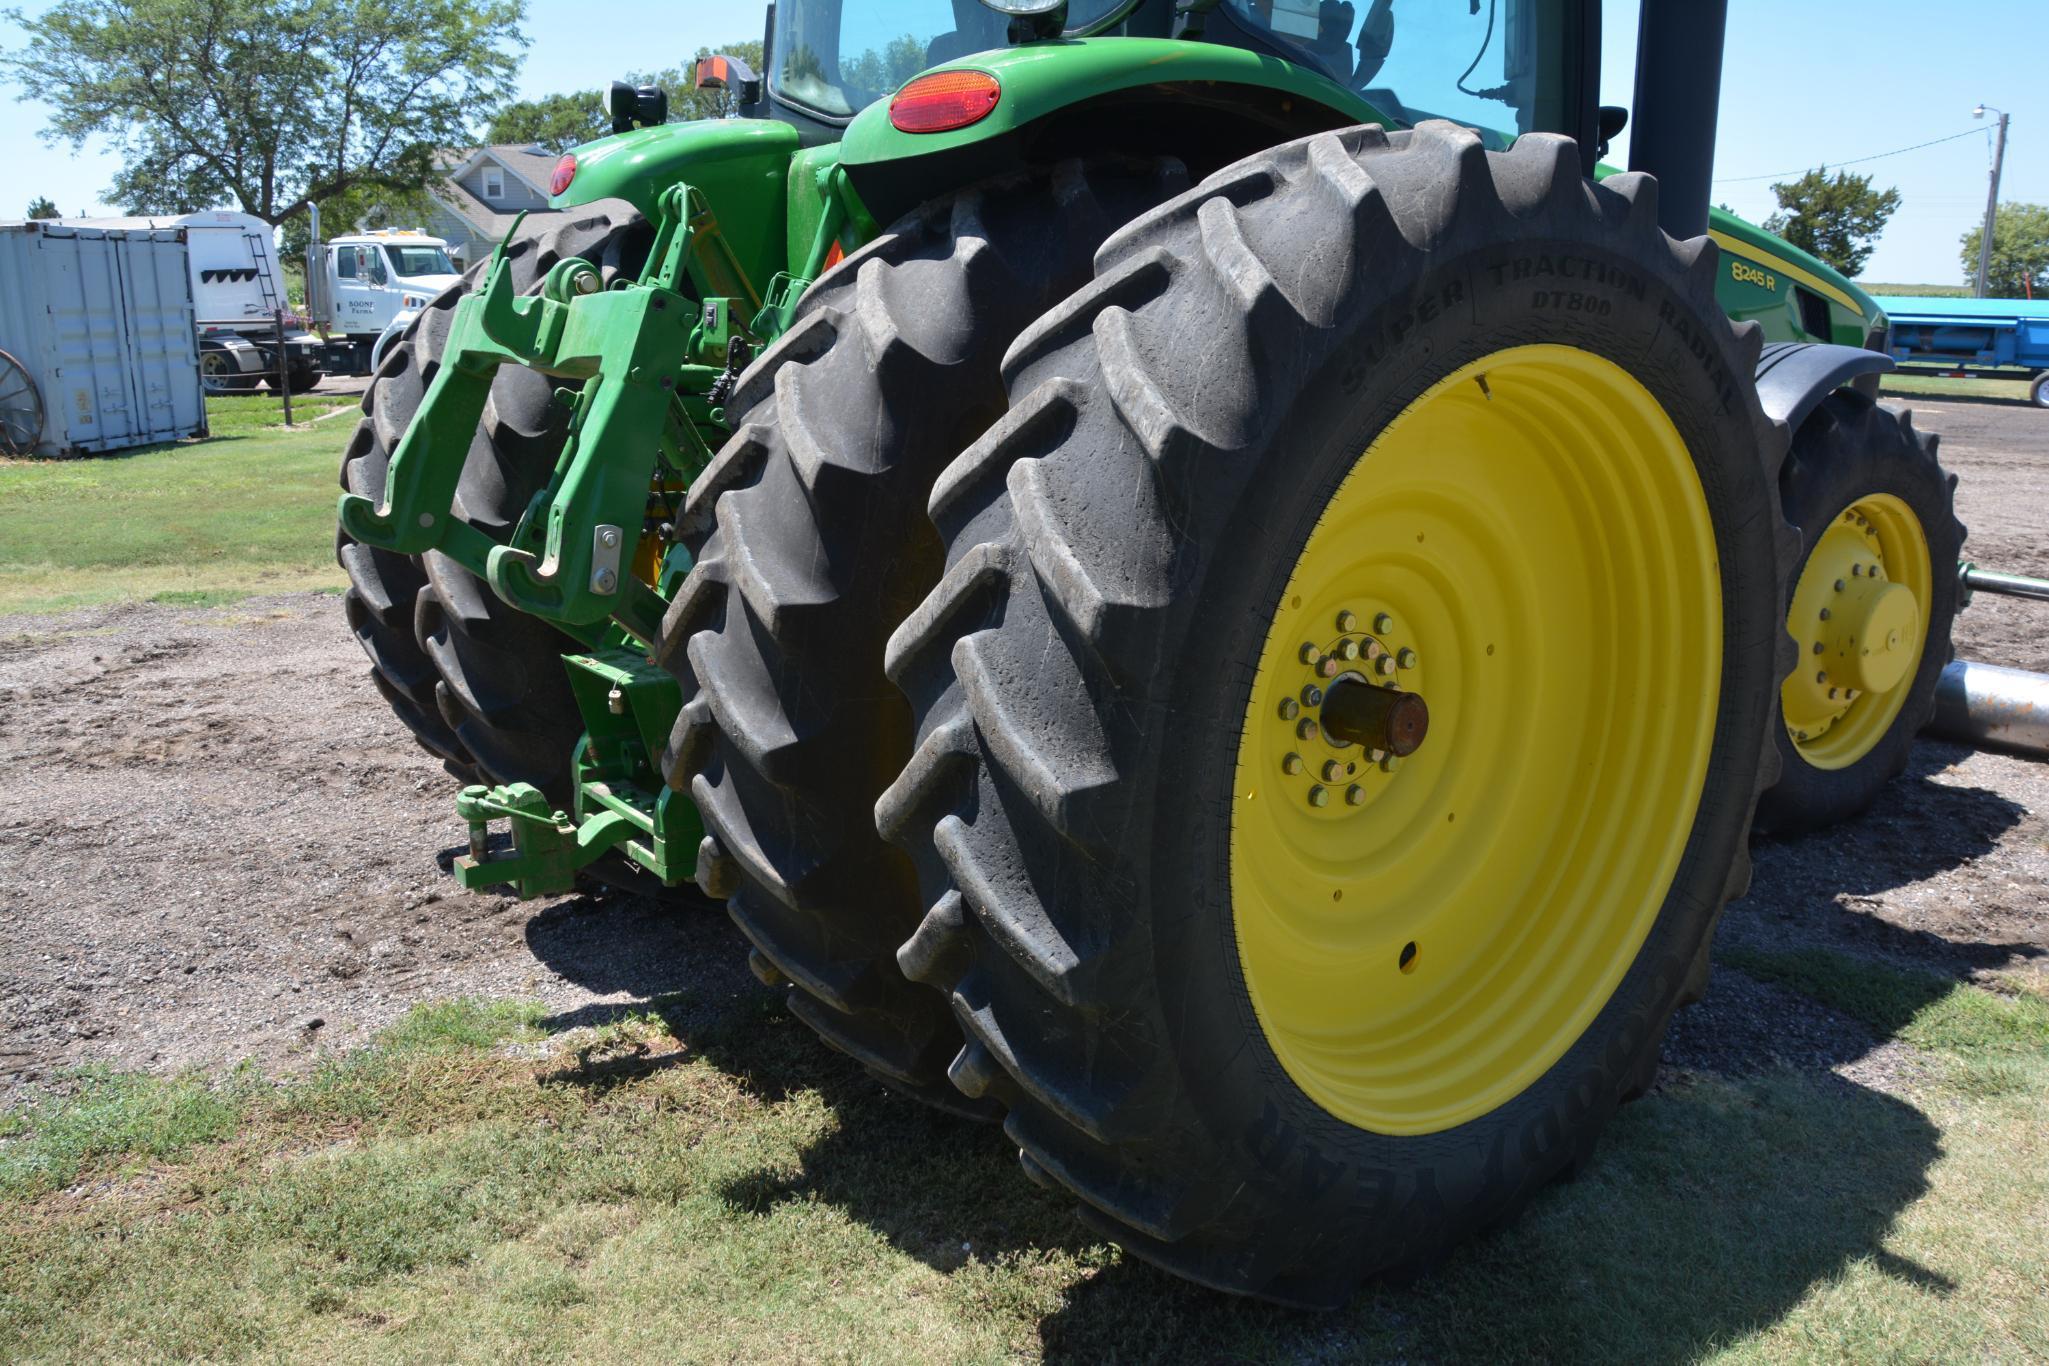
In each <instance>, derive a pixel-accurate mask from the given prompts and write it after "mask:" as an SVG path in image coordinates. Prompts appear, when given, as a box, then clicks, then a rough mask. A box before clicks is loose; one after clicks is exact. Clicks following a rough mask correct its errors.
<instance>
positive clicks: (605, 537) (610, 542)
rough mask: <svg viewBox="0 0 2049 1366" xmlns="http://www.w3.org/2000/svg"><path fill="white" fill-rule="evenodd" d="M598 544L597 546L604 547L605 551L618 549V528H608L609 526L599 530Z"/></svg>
mask: <svg viewBox="0 0 2049 1366" xmlns="http://www.w3.org/2000/svg"><path fill="white" fill-rule="evenodd" d="M598 544H599V545H601V546H603V547H604V548H605V549H607V550H616V549H618V547H619V528H617V527H610V526H608V527H605V528H603V529H601V530H600V531H599V532H598Z"/></svg>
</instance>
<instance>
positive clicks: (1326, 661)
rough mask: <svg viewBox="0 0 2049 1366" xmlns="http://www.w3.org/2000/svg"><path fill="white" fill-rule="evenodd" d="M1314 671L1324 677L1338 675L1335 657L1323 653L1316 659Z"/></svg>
mask: <svg viewBox="0 0 2049 1366" xmlns="http://www.w3.org/2000/svg"><path fill="white" fill-rule="evenodd" d="M1316 672H1317V673H1318V674H1319V675H1320V676H1322V677H1324V678H1336V677H1337V676H1338V662H1337V659H1336V658H1335V657H1334V656H1332V655H1325V656H1324V657H1323V658H1322V659H1319V660H1318V661H1316Z"/></svg>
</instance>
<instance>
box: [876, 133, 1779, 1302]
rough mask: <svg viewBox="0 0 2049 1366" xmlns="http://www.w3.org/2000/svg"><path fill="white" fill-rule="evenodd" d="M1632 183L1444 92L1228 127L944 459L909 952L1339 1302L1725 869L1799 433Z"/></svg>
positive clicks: (1057, 314) (1144, 1195)
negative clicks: (1783, 492)
mask: <svg viewBox="0 0 2049 1366" xmlns="http://www.w3.org/2000/svg"><path fill="white" fill-rule="evenodd" d="M1655 189H1656V187H1655V185H1654V184H1653V183H1652V182H1651V181H1650V180H1648V179H1646V178H1644V177H1640V176H1633V175H1620V176H1616V177H1613V178H1612V179H1609V180H1607V181H1606V182H1604V183H1602V184H1601V185H1598V186H1596V185H1592V184H1589V183H1588V182H1586V181H1585V180H1584V179H1583V178H1582V177H1581V175H1580V173H1579V159H1578V154H1577V151H1576V149H1575V148H1574V146H1573V145H1572V144H1571V143H1570V142H1569V141H1567V140H1564V139H1560V138H1556V137H1550V136H1544V135H1529V136H1525V137H1523V138H1522V139H1520V140H1519V141H1518V142H1517V143H1516V144H1515V145H1514V147H1513V149H1512V150H1510V151H1507V152H1503V153H1493V152H1487V151H1485V150H1484V149H1483V147H1482V145H1481V143H1480V140H1479V139H1478V137H1477V136H1476V135H1475V134H1473V133H1472V132H1470V131H1468V130H1465V129H1462V128H1459V127H1456V126H1454V125H1451V124H1447V123H1435V122H1433V123H1426V124H1424V125H1422V126H1421V127H1419V128H1417V129H1416V130H1414V131H1413V132H1397V133H1393V134H1384V133H1383V132H1382V131H1381V130H1380V129H1378V128H1373V127H1366V128H1355V129H1350V130H1346V131H1343V132H1338V133H1328V134H1322V135H1318V136H1316V137H1314V138H1310V139H1306V140H1303V141H1299V142H1295V143H1291V144H1288V145H1285V146H1282V147H1279V148H1276V149H1274V150H1272V151H1269V152H1266V153H1262V154H1260V155H1258V156H1255V157H1253V158H1250V159H1248V160H1246V161H1243V162H1240V163H1238V164H1237V165H1236V166H1233V167H1231V168H1229V169H1227V170H1225V171H1222V172H1219V173H1218V174H1217V175H1215V176H1213V177H1211V178H1210V179H1209V180H1208V181H1206V182H1205V183H1204V184H1203V185H1201V186H1200V187H1198V188H1197V189H1196V190H1194V191H1192V192H1191V193H1189V194H1186V195H1183V196H1181V197H1180V198H1178V199H1176V200H1174V201H1173V202H1171V203H1169V204H1167V205H1166V206H1164V207H1162V208H1161V209H1160V210H1159V211H1157V212H1155V213H1153V214H1150V215H1148V216H1146V217H1144V218H1142V219H1140V220H1138V221H1137V222H1135V223H1134V224H1132V225H1131V226H1130V227H1128V228H1126V229H1125V230H1124V231H1122V232H1120V233H1119V234H1117V235H1116V236H1115V237H1114V238H1113V239H1112V240H1111V241H1110V242H1109V243H1108V244H1107V245H1106V246H1105V247H1104V248H1103V250H1102V251H1101V252H1100V253H1099V255H1098V258H1097V273H1096V279H1095V280H1094V282H1093V283H1092V284H1090V285H1089V286H1087V287H1086V288H1084V289H1083V290H1081V291H1080V292H1079V293H1078V294H1076V295H1075V296H1074V297H1073V298H1071V299H1069V300H1068V301H1067V302H1065V303H1064V304H1062V305H1061V306H1060V307H1058V308H1056V309H1055V310H1053V311H1052V312H1051V313H1050V314H1048V315H1047V316H1046V317H1045V318H1044V319H1043V320H1041V321H1040V322H1039V323H1037V324H1035V325H1034V326H1033V327H1032V328H1031V329H1029V330H1028V331H1027V332H1026V333H1025V334H1024V335H1023V336H1022V337H1021V338H1020V339H1019V340H1018V342H1017V344H1016V345H1015V346H1014V347H1013V348H1012V349H1011V352H1010V354H1009V357H1008V359H1007V360H1006V363H1005V376H1006V379H1007V380H1008V383H1009V390H1010V396H1011V401H1010V409H1009V412H1008V414H1007V415H1006V416H1005V417H1004V418H1003V419H1002V420H1001V421H1000V422H999V423H998V424H997V425H996V426H995V427H994V428H993V429H992V430H991V431H990V432H989V433H988V434H987V435H986V436H985V437H984V438H983V439H982V440H981V441H980V442H978V443H977V444H976V445H975V446H973V447H972V448H970V449H969V450H968V451H967V452H966V453H965V454H963V455H962V456H961V457H960V459H959V460H957V461H956V462H955V463H954V464H953V465H952V466H951V467H950V468H949V469H948V470H947V471H946V472H945V473H944V475H942V477H941V478H940V480H939V482H938V484H937V486H936V488H935V490H934V492H933V495H932V500H931V511H932V516H933V518H934V520H935V522H936V523H937V525H938V526H939V528H940V531H941V533H942V534H943V535H944V537H945V539H946V545H947V550H946V563H947V568H946V571H945V576H944V578H943V580H942V581H941V583H940V585H939V587H938V588H937V589H936V590H935V591H934V592H933V593H932V594H931V596H930V597H928V598H927V599H926V601H925V602H924V603H923V604H922V605H921V606H920V607H919V608H918V609H917V610H916V611H915V612H914V613H913V614H912V615H911V617H910V618H909V619H908V620H907V621H906V622H905V623H904V625H903V626H902V627H901V628H900V629H899V630H898V632H897V633H896V635H895V637H894V638H893V639H892V641H891V644H890V652H889V672H890V676H891V677H892V678H894V679H895V680H896V681H897V682H898V683H899V684H900V685H901V686H902V687H903V688H904V690H905V691H906V693H907V694H908V695H909V696H910V697H911V699H912V702H913V705H914V707H915V709H916V714H917V718H918V748H917V752H916V754H915V755H914V757H913V758H912V760H911V762H910V763H909V765H908V766H907V767H906V768H905V770H904V772H903V774H902V776H901V777H900V778H899V779H898V781H897V782H896V783H895V784H894V785H893V786H892V787H891V788H890V790H889V791H888V792H887V793H886V794H885V795H884V796H883V798H882V800H881V802H880V803H879V804H878V808H877V816H878V820H879V822H880V824H881V826H882V827H883V828H884V829H885V830H886V831H887V832H889V833H890V834H891V835H892V836H893V837H894V838H896V839H898V840H899V841H901V843H902V844H903V846H904V847H905V849H906V850H907V851H908V852H909V853H910V854H911V855H912V856H913V857H914V858H915V860H916V862H917V866H918V870H919V873H920V877H921V879H922V883H923V887H924V895H925V901H926V906H927V908H928V909H927V912H926V915H925V918H924V921H923V923H922V924H921V925H920V927H919V928H918V930H917V932H916V933H915V934H914V935H912V936H911V937H910V938H909V940H908V941H907V942H906V943H905V945H904V947H903V950H902V952H901V955H900V958H901V961H902V963H903V966H904V968H905V970H906V971H907V972H908V973H910V974H911V975H912V976H914V977H916V978H918V979H920V980H922V981H925V982H927V983H929V984H930V985H932V986H935V987H937V988H939V989H940V990H942V991H944V992H945V993H946V994H947V996H948V998H949V999H950V1001H951V1002H952V1005H953V1010H954V1014H955V1016H956V1018H957V1019H958V1020H959V1022H960V1024H961V1027H962V1030H963V1032H964V1033H965V1035H966V1038H967V1043H966V1045H965V1047H963V1048H962V1050H961V1052H960V1054H959V1056H958V1057H957V1058H956V1059H955V1061H954V1063H953V1064H952V1068H951V1076H952V1077H953V1079H954V1080H955V1082H956V1084H958V1085H959V1086H960V1087H961V1088H962V1089H963V1091H965V1092H966V1093H967V1094H968V1095H970V1096H973V1097H976V1098H980V1099H985V1100H993V1101H996V1102H999V1103H1000V1104H1002V1105H1003V1106H1004V1107H1005V1108H1006V1109H1007V1112H1008V1113H1007V1118H1006V1122H1005V1123H1006V1132H1007V1134H1008V1136H1009V1137H1010V1138H1011V1139H1012V1140H1013V1141H1014V1142H1015V1143H1016V1144H1017V1146H1018V1148H1019V1152H1020V1158H1021V1160H1022V1162H1023V1164H1024V1167H1025V1169H1026V1171H1027V1172H1028V1173H1029V1174H1031V1175H1032V1176H1034V1177H1035V1178H1036V1179H1038V1180H1039V1181H1041V1182H1042V1183H1044V1184H1047V1185H1050V1186H1052V1187H1055V1188H1058V1189H1063V1190H1066V1191H1068V1192H1071V1193H1072V1194H1074V1195H1075V1196H1077V1197H1079V1199H1080V1202H1081V1206H1082V1213H1083V1214H1084V1216H1085V1217H1086V1218H1087V1219H1088V1220H1089V1221H1090V1222H1091V1223H1092V1224H1094V1225H1095V1226H1096V1227H1098V1228H1100V1229H1101V1230H1103V1231H1105V1232H1107V1233H1108V1234H1110V1235H1111V1236H1113V1237H1115V1238H1117V1239H1118V1240H1119V1241H1121V1242H1122V1243H1123V1244H1124V1246H1125V1247H1126V1248H1128V1249H1129V1250H1131V1251H1133V1252H1135V1253H1137V1254H1138V1255H1140V1256H1142V1257H1145V1258H1148V1259H1150V1260H1152V1261H1155V1262H1157V1263H1159V1264H1161V1265H1163V1266H1165V1267H1167V1268H1169V1269H1171V1270H1173V1271H1175V1272H1178V1273H1179V1274H1181V1275H1184V1276H1187V1277H1189V1278H1191V1279H1193V1280H1196V1281H1199V1282H1202V1283H1204V1284H1207V1285H1211V1286H1215V1287H1219V1288H1222V1289H1225V1290H1229V1291H1235V1292H1240V1293H1247V1294H1254V1295H1259V1296H1264V1297H1267V1298H1271V1299H1274V1300H1279V1301H1283V1302H1288V1303H1295V1304H1307V1305H1331V1304H1334V1303H1337V1302H1338V1301H1340V1300H1341V1299H1342V1298H1343V1297H1344V1296H1345V1295H1346V1294H1348V1293H1349V1292H1350V1290H1351V1289H1352V1288H1353V1287H1354V1286H1355V1285H1356V1284H1357V1283H1358V1281H1359V1280H1360V1279H1361V1278H1362V1277H1363V1276H1365V1275H1368V1274H1370V1273H1372V1272H1375V1271H1377V1270H1383V1269H1387V1268H1393V1267H1403V1266H1412V1265H1416V1264H1419V1263H1424V1262H1427V1261H1428V1260H1430V1259H1431V1258H1432V1257H1434V1255H1435V1254H1436V1253H1438V1252H1439V1251H1440V1250H1441V1249H1443V1248H1444V1247H1446V1246H1448V1245H1449V1244H1450V1243H1452V1242H1454V1241H1456V1240H1458V1239H1460V1238H1463V1237H1465V1236H1468V1235H1470V1234H1472V1233H1474V1232H1475V1231H1477V1230H1479V1229H1480V1228H1482V1227H1484V1226H1486V1225H1488V1224H1490V1223H1492V1222H1494V1221H1497V1220H1499V1219H1501V1218H1503V1217H1505V1216H1507V1215H1508V1214H1510V1213H1512V1212H1513V1211H1514V1210H1515V1209H1517V1208H1518V1207H1519V1206H1520V1205H1522V1204H1523V1202H1524V1201H1526V1200H1527V1199H1528V1198H1529V1197H1530V1195H1531V1194H1532V1193H1534V1192H1535V1191H1536V1190H1538V1189H1539V1188H1540V1187H1542V1186H1543V1185H1544V1184H1545V1183H1546V1182H1547V1181H1548V1180H1550V1179H1551V1178H1553V1177H1555V1176H1557V1175H1558V1174H1560V1173H1561V1172H1564V1171H1566V1170H1567V1169H1568V1168H1571V1167H1573V1166H1574V1165H1576V1164H1577V1163H1579V1162H1581V1161H1582V1160H1584V1159H1585V1158H1586V1156H1587V1155H1588V1153H1589V1152H1590V1150H1591V1148H1592V1146H1593V1144H1594V1141H1595V1137H1596V1135H1597V1134H1598V1133H1599V1131H1600V1130H1601V1128H1602V1126H1603V1125H1604V1124H1605V1123H1606V1122H1607V1120H1608V1119H1609V1117H1610V1116H1611V1115H1612V1114H1613V1112H1614V1111H1615V1109H1616V1107H1617V1106H1618V1105H1619V1104H1621V1103H1622V1102H1623V1101H1625V1100H1628V1099H1630V1098H1631V1097H1633V1096H1634V1095H1636V1094H1639V1093H1640V1092H1641V1091H1642V1090H1643V1089H1644V1088H1645V1087H1646V1086H1648V1085H1649V1083H1650V1079H1651V1077H1652V1076H1653V1074H1654V1071H1655V1067H1656V1063H1657V1057H1658V1049H1659V1044H1660V1041H1661V1039H1662V1037H1663V1035H1664V1032H1665V1028H1666V1025H1667V1022H1668V1020H1669V1018H1670V1016H1671V1013H1672V1011H1673V1009H1674V1008H1675V1007H1676V1006H1677V1005H1678V1004H1679V1003H1680V1002H1681V1001H1682V999H1683V998H1684V997H1685V996H1686V994H1687V993H1688V992H1689V990H1690V989H1697V987H1698V985H1699V982H1700V980H1701V974H1702V972H1703V965H1704V963H1705V949H1706V945H1707V942H1708V937H1709V934H1710V931H1711V929H1712V926H1713V924H1714V921H1715V918H1716V916H1717V914H1718V913H1719V910H1720V907H1721V906H1722V904H1723V902H1724V901H1725V900H1727V899H1728V898H1729V897H1731V896H1733V895H1737V894H1739V893H1740V892H1741V891H1742V889H1743V888H1744V886H1745V885H1746V883H1747V880H1748V863H1747V859H1746V854H1745V837H1746V835H1747V832H1748V829H1749V825H1750V820H1751V815H1752V810H1753V807H1754V804H1755V802H1756V798H1757V793H1758V791H1759V790H1760V788H1761V787H1763V786H1765V785H1766V784H1768V783H1769V781H1770V780H1771V778H1772V776H1773V771H1774V770H1775V768H1776V760H1775V752H1774V750H1773V747H1772V740H1771V735H1770V723H1771V717H1772V711H1771V703H1772V697H1773V695H1774V693H1775V691H1776V689H1777V687H1778V684H1779V681H1780V679H1781V678H1783V677H1784V675H1785V672H1786V670H1787V669H1788V668H1789V667H1790V665H1791V646H1790V642H1789V641H1788V640H1787V639H1786V636H1785V632H1784V628H1783V619H1784V614H1783V609H1782V606H1781V600H1780V597H1779V587H1778V586H1779V584H1780V583H1781V582H1783V577H1782V576H1783V575H1784V574H1785V573H1786V572H1787V571H1788V570H1789V569H1790V566H1791V563H1792V560H1793V556H1794V553H1795V547H1796V544H1797V542H1796V540H1795V537H1794V534H1793V532H1792V530H1791V528H1790V527H1788V526H1787V525H1786V524H1785V521H1784V518H1783V517H1782V515H1781V513H1780V509H1779V500H1778V491H1777V479H1778V473H1779V465H1780V462H1781V459H1782V456H1783V454H1784V451H1785V448H1786V435H1785V432H1784V428H1783V426H1782V425H1780V424H1775V423H1772V422H1770V421H1769V420H1767V419H1766V418H1765V416H1764V415H1763V413H1762V412H1761V410H1760V408H1759V405H1758V401H1757V398H1756V395H1755V391H1754V387H1753V385H1752V383H1751V380H1750V376H1751V374H1752V370H1753V368H1754V364H1755V360H1756V357H1757V354H1758V350H1759V345H1760V340H1759V336H1758V333H1757V330H1756V329H1755V327H1754V326H1746V327H1742V328H1732V326H1731V324H1730V323H1729V322H1728V320H1727V319H1726V318H1725V317H1724V315H1723V314H1722V313H1721V311H1720V310H1719V308H1718V307H1717V306H1716V303H1715V295H1714V281H1715V268H1716V254H1715V250H1714V247H1713V246H1712V244H1711V243H1710V242H1708V241H1707V240H1705V239H1701V240H1697V241H1693V242H1688V243H1677V242H1674V241H1672V240H1670V239H1669V238H1667V237H1665V236H1664V234H1662V233H1661V232H1660V231H1659V230H1658V228H1657V225H1656V219H1657V213H1656V204H1655ZM1405 751H1406V752H1405Z"/></svg>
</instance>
